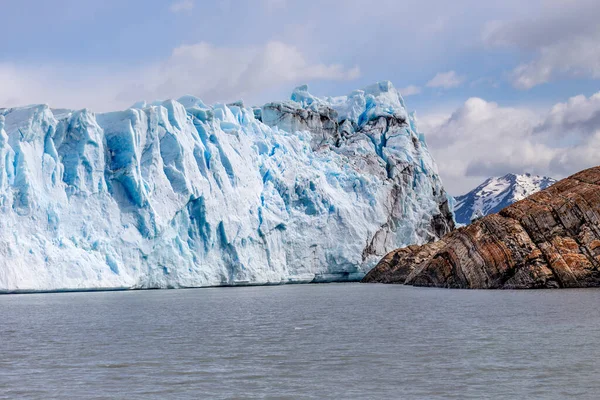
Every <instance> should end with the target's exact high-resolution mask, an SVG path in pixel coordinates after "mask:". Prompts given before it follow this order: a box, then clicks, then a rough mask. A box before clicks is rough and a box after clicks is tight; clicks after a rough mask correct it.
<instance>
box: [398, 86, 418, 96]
mask: <svg viewBox="0 0 600 400" xmlns="http://www.w3.org/2000/svg"><path fill="white" fill-rule="evenodd" d="M419 93H421V88H420V87H419V86H415V85H409V86H407V87H405V88H402V89H400V94H401V95H402V96H404V97H408V96H414V95H415V94H419Z"/></svg>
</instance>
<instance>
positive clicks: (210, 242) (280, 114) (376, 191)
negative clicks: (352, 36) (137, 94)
mask: <svg viewBox="0 0 600 400" xmlns="http://www.w3.org/2000/svg"><path fill="white" fill-rule="evenodd" d="M452 228H453V219H452V216H451V213H450V212H449V210H448V198H447V196H446V193H445V192H444V189H443V187H442V184H441V182H440V179H439V177H438V173H437V167H436V165H435V163H434V161H433V159H432V158H431V156H430V154H429V151H428V150H427V146H426V143H425V140H424V138H423V135H421V134H419V133H418V131H417V128H416V125H415V119H414V117H413V116H412V115H411V114H409V113H408V112H407V111H406V109H405V107H404V102H403V100H402V97H401V96H400V94H399V93H398V92H397V91H396V90H395V89H394V88H393V86H392V85H391V84H390V83H389V82H381V83H378V84H375V85H373V86H370V87H368V88H365V89H364V90H357V91H355V92H353V93H351V94H350V95H348V96H341V97H335V98H327V99H321V98H316V97H313V96H312V95H311V94H310V93H309V92H308V90H307V88H306V87H300V88H298V89H297V90H296V91H294V94H293V95H292V99H291V100H289V101H283V102H278V103H270V104H267V105H265V106H263V107H261V108H251V107H245V106H244V104H243V103H241V102H238V103H233V104H228V105H224V104H216V105H213V106H207V105H205V104H204V103H203V102H202V101H201V100H200V99H198V98H196V97H193V96H186V97H182V98H181V99H179V100H178V101H173V100H169V101H164V102H155V103H152V104H145V103H139V104H136V105H134V106H133V107H132V108H130V109H128V110H125V111H119V112H111V113H104V114H95V113H93V112H91V111H89V110H80V111H72V110H60V109H52V108H50V107H48V106H46V105H38V106H30V107H23V108H11V109H0V291H5V292H6V291H9V292H10V291H31V290H65V289H69V290H70V289H94V288H164V287H197V286H214V285H238V284H240V285H243V284H271V283H288V282H311V281H327V280H359V279H360V278H362V277H363V276H364V274H365V272H366V271H368V270H369V269H370V268H372V267H373V266H374V265H375V264H376V263H377V261H378V260H379V259H380V258H381V257H382V256H383V255H384V254H385V253H387V252H388V251H390V250H392V249H394V248H396V247H398V246H403V245H407V244H411V243H426V242H429V241H433V240H436V239H438V238H439V237H441V236H442V235H443V234H445V233H446V232H448V231H449V230H451V229H452Z"/></svg>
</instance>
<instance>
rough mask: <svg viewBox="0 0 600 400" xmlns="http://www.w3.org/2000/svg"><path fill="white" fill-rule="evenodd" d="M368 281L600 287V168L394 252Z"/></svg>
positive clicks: (459, 285)
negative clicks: (433, 239) (434, 239)
mask: <svg viewBox="0 0 600 400" xmlns="http://www.w3.org/2000/svg"><path fill="white" fill-rule="evenodd" d="M363 282H381V283H404V284H407V285H414V286H436V287H447V288H473V289H532V288H578V287H594V286H600V167H595V168H591V169H588V170H585V171H581V172H579V173H577V174H575V175H573V176H571V177H569V178H566V179H563V180H562V181H560V182H558V183H556V184H554V185H553V186H551V187H549V188H548V189H545V190H543V191H541V192H538V193H536V194H534V195H532V196H529V197H527V198H526V199H524V200H521V201H519V202H517V203H515V204H513V205H511V206H509V207H507V208H505V209H503V210H502V211H500V212H499V213H498V214H492V215H488V216H487V217H485V218H483V219H481V220H479V221H476V222H474V223H473V224H471V225H469V226H467V227H463V228H460V229H457V230H455V231H453V232H451V233H449V234H448V235H446V236H445V237H443V238H442V239H441V240H440V241H438V242H435V243H431V244H426V245H423V246H409V247H406V248H402V249H398V250H394V251H392V252H391V253H389V254H387V255H386V256H385V257H384V258H383V259H382V260H381V261H380V262H379V264H378V265H377V266H376V267H375V268H374V269H373V270H371V271H370V272H369V273H368V274H367V275H366V276H365V278H364V279H363Z"/></svg>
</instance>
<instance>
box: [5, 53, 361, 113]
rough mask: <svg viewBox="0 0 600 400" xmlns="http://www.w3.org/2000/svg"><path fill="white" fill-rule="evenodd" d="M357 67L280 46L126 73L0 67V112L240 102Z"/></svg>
mask: <svg viewBox="0 0 600 400" xmlns="http://www.w3.org/2000/svg"><path fill="white" fill-rule="evenodd" d="M359 75H360V70H359V69H358V67H354V68H345V67H344V66H342V65H340V64H323V63H319V62H310V61H309V60H308V59H307V57H306V56H305V55H304V54H303V53H302V52H300V51H299V50H298V49H297V48H295V47H293V46H290V45H288V44H286V43H282V42H277V41H273V42H268V43H266V44H265V45H263V46H256V47H248V48H236V47H218V46H214V45H212V44H209V43H204V42H202V43H198V44H193V45H184V46H180V47H177V48H175V49H174V50H173V52H172V54H171V55H170V57H169V58H168V59H166V60H165V61H163V62H161V63H157V64H153V65H147V66H143V67H141V68H131V69H128V70H125V69H123V68H122V67H121V68H119V67H117V68H116V69H115V70H111V69H104V68H98V69H91V68H77V67H68V66H55V67H44V68H26V67H22V66H12V65H6V64H0V87H2V91H0V107H1V106H10V105H13V106H14V105H22V104H27V103H40V102H45V103H49V104H50V105H52V106H55V107H70V108H80V107H90V108H92V109H94V110H96V111H105V110H112V109H116V108H123V107H128V106H129V105H131V104H133V103H134V102H136V101H138V100H142V99H145V100H150V101H151V100H155V99H166V98H178V97H180V96H182V95H184V94H193V95H196V96H199V97H201V98H202V99H203V100H205V101H206V102H209V103H212V102H214V101H230V100H237V99H240V98H244V99H245V100H249V101H255V99H256V98H257V97H259V95H260V93H263V92H265V91H268V90H273V89H278V88H282V87H285V86H288V85H289V86H292V85H296V84H301V83H306V82H307V81H311V80H350V79H355V78H357V77H358V76H359Z"/></svg>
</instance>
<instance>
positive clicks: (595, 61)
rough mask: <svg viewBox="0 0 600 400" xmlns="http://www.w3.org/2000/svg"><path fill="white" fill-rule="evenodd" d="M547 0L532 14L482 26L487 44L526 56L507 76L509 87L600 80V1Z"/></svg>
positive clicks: (527, 87)
mask: <svg viewBox="0 0 600 400" xmlns="http://www.w3.org/2000/svg"><path fill="white" fill-rule="evenodd" d="M547 3H548V4H547V5H546V7H543V8H541V9H540V10H539V12H538V13H536V16H535V18H526V19H516V20H512V21H510V20H509V21H493V22H490V23H488V24H487V26H486V28H485V29H484V32H483V42H484V43H485V44H486V45H487V46H489V47H505V48H514V49H517V50H519V51H521V53H522V54H523V55H524V56H526V61H524V62H522V63H520V64H519V65H518V66H517V67H515V68H514V69H513V71H512V73H511V74H510V77H511V80H512V84H513V86H514V87H516V88H518V89H523V90H527V89H531V88H532V87H535V86H538V85H541V84H544V83H547V82H550V81H553V80H557V79H561V78H591V79H600V19H598V15H600V2H599V1H597V0H548V2H547Z"/></svg>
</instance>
